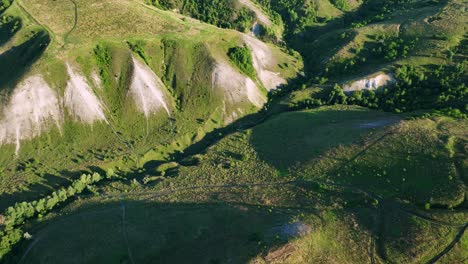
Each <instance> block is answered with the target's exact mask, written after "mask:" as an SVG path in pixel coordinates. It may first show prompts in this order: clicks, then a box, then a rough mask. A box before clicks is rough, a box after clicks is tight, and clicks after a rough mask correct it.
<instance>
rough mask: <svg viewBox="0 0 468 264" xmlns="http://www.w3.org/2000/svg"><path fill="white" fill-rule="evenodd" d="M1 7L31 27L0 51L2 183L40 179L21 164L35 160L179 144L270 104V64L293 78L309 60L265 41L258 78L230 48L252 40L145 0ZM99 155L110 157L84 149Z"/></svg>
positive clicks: (64, 160)
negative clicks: (233, 57)
mask: <svg viewBox="0 0 468 264" xmlns="http://www.w3.org/2000/svg"><path fill="white" fill-rule="evenodd" d="M4 12H5V13H4V14H5V15H8V16H11V17H17V18H18V19H19V21H21V25H22V26H21V28H19V30H17V31H16V33H15V34H14V35H12V36H10V37H9V39H8V40H7V41H4V43H6V44H5V45H3V46H2V47H3V48H5V51H4V52H3V53H1V54H0V68H1V69H2V71H1V72H0V79H1V80H2V82H1V83H0V86H1V90H0V95H1V101H2V104H4V107H2V108H1V110H0V111H1V112H0V115H1V116H2V119H1V120H2V123H1V126H0V132H1V133H0V136H1V137H0V139H1V140H0V144H1V145H0V148H1V149H2V151H1V154H0V171H2V173H4V174H5V175H6V176H5V177H2V184H0V185H2V187H1V188H0V189H1V191H0V192H4V191H5V190H6V189H8V192H11V193H14V192H15V190H18V189H21V188H26V186H33V185H32V184H34V183H35V182H36V181H37V180H38V179H40V178H41V177H42V176H41V175H44V174H45V173H38V172H35V171H23V170H22V169H21V168H22V167H21V166H18V164H22V163H23V162H28V160H31V157H33V160H35V162H38V163H41V164H43V165H42V166H43V169H44V171H49V172H50V173H51V174H52V173H53V171H57V170H63V169H65V168H71V167H76V166H79V167H81V168H85V167H86V166H91V165H93V164H96V163H100V162H103V160H104V159H105V160H109V159H110V157H119V156H123V155H127V154H128V153H129V152H130V153H132V155H134V157H135V158H136V159H138V158H139V157H143V156H145V158H150V157H153V158H154V157H155V156H156V157H160V156H161V155H162V156H167V155H170V154H172V153H174V152H177V151H180V150H182V149H183V148H184V147H186V146H188V145H190V144H192V143H194V142H196V141H198V140H200V139H201V137H203V135H204V134H206V133H208V132H210V131H212V130H213V129H216V128H218V127H220V126H223V125H225V124H226V123H231V122H234V121H236V120H237V119H239V118H242V117H243V116H245V115H248V114H250V113H254V112H256V111H258V110H259V109H261V108H262V107H263V104H264V103H265V102H266V90H265V89H264V86H265V87H268V88H269V89H272V88H276V85H270V83H268V82H265V83H264V81H265V78H260V76H263V75H264V74H263V72H265V71H266V70H275V74H278V77H275V78H279V76H280V75H281V76H282V77H281V78H284V79H287V78H294V76H295V75H296V73H297V71H299V70H300V67H301V64H300V61H298V60H297V59H296V58H292V57H291V56H289V55H287V54H285V53H283V52H282V51H281V50H280V49H279V48H277V47H275V46H266V45H265V46H262V52H263V53H265V55H263V56H266V57H264V58H261V60H262V61H261V62H260V63H263V64H261V65H262V66H261V67H258V76H259V79H260V81H257V80H254V79H252V78H249V77H247V76H245V75H244V73H242V72H241V71H240V70H239V69H237V68H236V65H235V63H233V62H231V61H230V59H229V57H228V55H227V54H228V51H229V49H230V48H233V47H237V46H243V45H244V42H245V39H244V37H243V36H242V35H241V34H239V33H238V32H235V31H231V30H223V29H219V28H216V27H213V26H210V25H207V24H202V23H200V22H199V21H196V20H193V19H188V18H185V17H183V16H180V15H177V14H174V13H172V12H168V11H162V10H160V9H157V8H154V7H152V6H148V5H145V4H144V3H143V1H117V0H105V1H99V3H98V2H95V1H91V0H77V1H71V2H66V1H60V2H56V1H52V0H47V1H38V0H19V1H14V2H13V3H12V5H11V6H9V8H8V9H6V10H5V11H4ZM104 13H105V14H109V15H107V16H102V14H104ZM6 25H7V26H8V24H6ZM8 27H9V26H8ZM258 43H261V42H259V41H258ZM257 45H260V44H257ZM254 53H255V52H254V50H252V54H254ZM266 60H268V61H270V62H271V63H270V64H265V65H264V61H266ZM275 63H278V64H279V63H282V64H285V65H286V64H287V65H290V67H283V69H280V68H278V67H276V65H274V64H275ZM10 65H13V66H12V67H10ZM259 65H260V64H259ZM3 69H5V71H4V70H3ZM12 69H14V71H11V70H12ZM31 76H32V77H31ZM22 104H27V105H28V107H27V108H24V107H19V105H22ZM89 125H92V126H89ZM54 127H57V128H58V129H56V130H54V129H53V128H54ZM38 148H44V149H50V151H44V152H42V151H39V152H38V151H36V149H38ZM159 148H160V150H159ZM98 152H106V153H108V154H106V155H108V157H107V158H104V157H103V155H101V154H86V153H98ZM15 153H16V154H15ZM83 153H85V154H83ZM111 153H112V154H111ZM13 159H14V160H13ZM12 160H13V161H12ZM54 160H55V161H58V162H54ZM14 175H16V176H15V177H16V181H17V182H16V183H15V184H13V183H12V182H10V183H9V182H8V181H7V180H6V179H7V178H9V177H13V176H14ZM18 175H20V176H18ZM59 181H60V180H59ZM13 185H14V187H12V186H13ZM6 186H9V187H8V188H7V187H6ZM4 188H5V189H4ZM39 188H42V187H39ZM4 201H5V202H6V201H7V200H4Z"/></svg>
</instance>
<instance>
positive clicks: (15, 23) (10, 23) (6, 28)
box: [0, 16, 23, 46]
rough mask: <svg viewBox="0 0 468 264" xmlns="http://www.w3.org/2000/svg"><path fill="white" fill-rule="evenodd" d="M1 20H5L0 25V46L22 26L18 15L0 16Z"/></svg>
mask: <svg viewBox="0 0 468 264" xmlns="http://www.w3.org/2000/svg"><path fill="white" fill-rule="evenodd" d="M1 20H5V21H6V22H4V23H3V24H1V25H0V46H2V45H4V44H5V43H7V42H8V41H9V40H10V39H11V38H12V37H13V36H14V35H15V34H16V32H18V31H19V30H20V29H21V28H22V26H23V23H22V21H21V19H20V18H19V17H13V16H1V17H0V21H1ZM0 23H1V22H0Z"/></svg>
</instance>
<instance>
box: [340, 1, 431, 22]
mask: <svg viewBox="0 0 468 264" xmlns="http://www.w3.org/2000/svg"><path fill="white" fill-rule="evenodd" d="M417 2H418V1H414V0H364V1H363V3H362V6H361V8H359V9H358V10H357V11H356V12H353V13H350V14H347V16H345V20H344V24H345V25H350V27H351V28H360V27H364V26H366V25H368V24H371V23H375V22H380V21H383V20H385V19H389V18H391V15H392V13H393V12H395V11H396V10H404V9H409V8H411V6H412V5H415V4H424V3H422V2H423V1H419V2H420V3H417ZM432 2H438V0H435V1H432ZM435 4H437V3H435Z"/></svg>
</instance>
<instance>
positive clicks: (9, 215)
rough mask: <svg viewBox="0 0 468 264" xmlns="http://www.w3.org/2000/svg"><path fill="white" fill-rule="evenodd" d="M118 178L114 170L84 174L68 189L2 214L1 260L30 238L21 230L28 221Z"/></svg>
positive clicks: (22, 203) (17, 205) (22, 204)
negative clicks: (14, 247) (15, 246)
mask: <svg viewBox="0 0 468 264" xmlns="http://www.w3.org/2000/svg"><path fill="white" fill-rule="evenodd" d="M116 177H117V175H116V174H115V173H114V172H113V171H112V170H109V171H108V172H107V173H106V175H105V176H102V175H101V174H99V173H93V174H83V175H81V177H80V178H79V179H77V180H74V181H73V182H72V184H71V185H70V186H68V187H67V188H61V189H59V190H57V191H54V192H52V193H51V194H50V195H49V196H47V197H45V198H41V199H38V200H34V201H30V202H20V203H16V204H15V205H13V206H10V207H8V208H7V209H6V210H5V212H4V213H3V214H0V260H1V259H2V258H3V257H4V256H5V255H6V254H8V253H9V252H10V251H11V250H12V247H13V246H14V245H15V244H17V243H18V242H20V241H21V240H22V239H23V238H28V237H29V235H28V234H27V233H24V231H23V230H22V229H21V226H22V225H24V224H25V222H26V221H27V220H30V219H33V218H39V219H40V218H42V217H43V216H44V215H45V214H47V213H49V212H51V211H52V210H53V209H54V208H56V207H57V206H59V205H61V204H64V203H65V202H67V201H69V200H70V199H72V198H74V197H76V196H77V195H78V194H81V193H82V192H83V191H84V190H85V189H87V188H91V186H93V185H95V184H97V183H98V182H100V181H102V180H104V179H113V178H116Z"/></svg>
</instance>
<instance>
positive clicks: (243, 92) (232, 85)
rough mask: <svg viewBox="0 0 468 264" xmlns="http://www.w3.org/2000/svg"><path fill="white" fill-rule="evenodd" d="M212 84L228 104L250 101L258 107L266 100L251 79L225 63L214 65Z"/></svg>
mask: <svg viewBox="0 0 468 264" xmlns="http://www.w3.org/2000/svg"><path fill="white" fill-rule="evenodd" d="M212 86H213V89H216V88H217V89H220V90H221V91H222V93H223V95H224V101H225V102H228V103H230V104H236V103H242V102H250V103H252V104H253V105H255V106H256V107H258V108H260V107H262V106H263V105H264V104H265V102H266V98H265V96H264V95H263V94H262V93H261V92H260V90H259V88H258V87H257V85H256V84H255V82H254V81H253V80H252V79H250V78H248V77H246V76H244V75H242V74H241V73H239V72H238V71H236V70H235V69H234V68H232V67H231V66H230V65H228V64H225V63H218V64H216V65H215V67H214V69H213V73H212Z"/></svg>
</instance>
